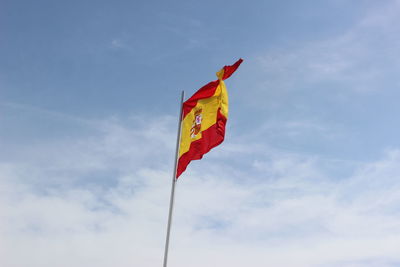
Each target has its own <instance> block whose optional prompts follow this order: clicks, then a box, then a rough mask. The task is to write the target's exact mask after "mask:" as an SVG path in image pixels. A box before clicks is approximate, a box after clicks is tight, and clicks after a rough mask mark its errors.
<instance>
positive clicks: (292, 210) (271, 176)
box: [0, 117, 400, 267]
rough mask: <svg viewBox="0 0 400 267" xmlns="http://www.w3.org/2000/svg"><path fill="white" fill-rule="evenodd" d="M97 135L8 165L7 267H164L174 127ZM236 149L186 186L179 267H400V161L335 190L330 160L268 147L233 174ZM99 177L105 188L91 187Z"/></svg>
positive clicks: (181, 191) (196, 169) (179, 199)
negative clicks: (328, 166)
mask: <svg viewBox="0 0 400 267" xmlns="http://www.w3.org/2000/svg"><path fill="white" fill-rule="evenodd" d="M90 125H91V126H90V127H93V128H94V129H93V131H91V132H92V134H91V135H88V136H81V137H79V138H77V139H73V140H68V141H66V140H60V142H59V143H54V142H52V143H51V144H46V142H44V143H41V144H40V145H38V146H35V147H33V148H31V149H32V150H35V151H36V153H37V155H40V156H39V157H37V158H35V157H34V156H33V152H32V156H30V157H28V160H25V159H26V158H24V160H23V161H22V160H21V161H18V160H17V159H16V160H15V161H14V162H7V163H2V164H1V166H0V176H1V179H0V181H1V183H0V186H1V187H0V188H1V195H0V205H1V208H0V210H1V213H0V214H1V220H0V234H1V242H0V254H1V255H0V256H1V257H0V263H1V265H2V266H7V267H8V266H18V267H19V266H27V265H28V264H29V266H32V267H35V266H41V267H43V266H88V265H89V266H92V265H96V266H104V267H106V266H116V265H117V266H121V267H123V266H132V265H134V266H155V265H160V264H161V261H162V254H163V245H164V238H165V228H166V219H167V218H166V216H167V208H168V198H169V190H170V179H171V177H170V176H171V169H172V166H171V164H172V158H171V157H172V155H173V147H174V140H175V137H174V131H173V129H174V128H175V127H174V126H175V120H174V119H172V118H169V117H162V118H158V119H157V118H156V119H151V120H150V123H144V121H143V122H142V121H141V120H140V119H139V118H125V119H116V118H114V119H107V120H105V121H104V122H97V123H93V124H90ZM237 141H238V142H236V144H235V146H230V145H229V142H226V144H223V145H222V148H224V147H223V146H224V145H226V146H227V148H229V147H231V149H233V151H237V153H222V152H221V151H218V149H219V148H217V149H216V150H215V151H213V152H211V153H210V155H207V157H206V158H205V160H203V161H201V162H197V163H194V164H191V166H190V167H189V169H188V172H187V173H185V174H184V176H182V177H181V179H180V180H179V183H178V187H177V196H176V207H175V216H174V219H173V229H172V240H171V250H170V251H171V254H170V264H171V266H226V265H229V266H233V267H234V266H243V265H251V266H266V265H272V266H294V265H295V266H378V265H379V266H385V265H386V266H390V264H391V263H393V262H399V261H400V257H399V256H398V253H397V247H398V246H399V245H400V232H399V230H398V229H400V228H399V223H398V221H399V216H400V214H399V213H398V211H397V207H398V204H399V201H400V198H399V197H398V191H399V190H400V179H399V176H400V169H399V168H398V166H400V164H399V163H400V162H399V161H400V156H399V155H400V153H399V152H398V151H397V150H390V151H388V153H387V155H386V156H385V157H384V158H382V159H381V160H379V161H377V162H372V163H367V164H363V165H360V164H358V165H357V169H356V171H355V172H354V174H353V175H351V176H347V177H341V178H340V179H338V178H337V177H332V175H331V174H330V173H329V171H327V169H325V168H323V167H321V166H323V165H324V164H325V165H326V164H328V163H326V162H325V160H324V159H323V158H319V157H318V156H312V157H310V156H306V155H300V154H294V153H287V152H282V151H278V150H276V149H275V151H273V152H270V153H265V152H264V151H265V147H264V144H262V143H250V148H251V147H253V148H255V147H257V146H256V145H258V149H254V150H252V149H251V151H252V152H253V153H256V155H257V158H258V160H257V161H253V165H250V166H248V167H249V169H248V170H246V171H244V170H243V169H241V168H240V167H237V166H234V165H232V164H227V162H229V161H232V160H233V159H234V158H237V157H239V158H240V157H242V156H241V153H242V151H244V152H246V150H243V149H242V148H244V147H246V145H247V144H248V143H247V142H248V140H247V139H246V138H244V139H243V142H244V143H242V141H240V140H237ZM222 148H220V149H222ZM54 151H58V153H54ZM251 151H250V152H251ZM25 152H26V151H22V152H21V153H25ZM216 155H218V157H217V156H216ZM248 155H249V154H248V153H244V156H245V157H247V156H248ZM168 158H169V160H168ZM46 159H47V160H46ZM45 162H47V163H48V165H50V166H51V167H48V166H46V164H45ZM329 164H331V165H335V164H338V163H337V162H331V163H329ZM336 167H337V168H340V167H341V166H340V165H339V166H336ZM71 169H72V170H73V171H70V170H71ZM93 170H98V172H94V171H93ZM204 170H207V171H206V172H205V171H204ZM104 173H105V174H104ZM31 174H33V175H34V176H36V178H35V179H32V177H30V176H31ZM244 174H247V176H249V177H244ZM102 175H104V176H106V178H105V180H102V179H100V180H96V179H95V177H96V176H102ZM90 176H92V179H94V180H93V181H92V182H91V183H90V184H86V183H85V182H84V180H85V179H88V178H87V177H90ZM60 177H61V178H60ZM243 178H244V179H243ZM68 179H71V180H73V181H74V183H68ZM107 179H109V180H112V181H113V183H111V184H107ZM55 181H58V184H57V183H55ZM103 183H105V184H106V185H104V184H103ZM38 185H40V187H41V190H39V189H38ZM21 255H24V257H21Z"/></svg>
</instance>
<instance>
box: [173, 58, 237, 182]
mask: <svg viewBox="0 0 400 267" xmlns="http://www.w3.org/2000/svg"><path fill="white" fill-rule="evenodd" d="M242 61H243V60H242V59H239V60H238V61H237V62H236V63H235V64H233V65H232V66H224V67H223V68H222V69H221V70H220V71H219V72H217V77H218V80H216V81H212V82H210V83H208V84H206V85H205V86H203V87H202V88H200V89H199V90H198V91H197V92H196V93H195V94H194V95H193V96H192V97H191V98H189V99H188V100H187V101H185V102H184V103H183V106H182V109H183V110H182V122H181V127H182V129H181V139H180V146H179V160H178V166H177V172H176V178H178V177H179V176H180V175H181V174H182V173H183V172H184V171H185V170H186V167H187V166H188V165H189V163H190V162H191V161H192V160H196V159H201V158H202V157H203V155H204V154H206V153H207V152H208V151H210V150H211V149H212V148H213V147H216V146H217V145H219V144H221V143H222V141H224V136H225V125H226V121H227V119H228V92H227V90H226V87H225V83H224V80H225V79H228V78H229V77H230V76H231V75H232V74H233V73H234V72H235V71H236V69H237V68H238V67H239V65H240V64H241V63H242Z"/></svg>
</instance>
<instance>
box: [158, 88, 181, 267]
mask: <svg viewBox="0 0 400 267" xmlns="http://www.w3.org/2000/svg"><path fill="white" fill-rule="evenodd" d="M184 98H185V91H182V94H181V104H180V112H179V120H178V134H177V137H176V149H175V163H174V175H173V176H172V187H171V197H170V200H169V213H168V225H167V237H166V238H165V250H164V264H163V267H167V261H168V248H169V236H170V232H171V223H172V211H173V209H174V199H175V185H176V170H177V165H178V153H179V141H180V139H181V128H182V126H181V122H182V111H183V99H184Z"/></svg>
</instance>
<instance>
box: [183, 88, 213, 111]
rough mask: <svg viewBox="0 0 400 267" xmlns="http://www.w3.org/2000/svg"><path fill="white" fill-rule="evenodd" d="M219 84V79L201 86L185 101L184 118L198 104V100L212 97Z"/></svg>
mask: <svg viewBox="0 0 400 267" xmlns="http://www.w3.org/2000/svg"><path fill="white" fill-rule="evenodd" d="M218 85H219V80H216V81H212V82H209V83H208V84H206V85H204V86H203V87H201V88H200V89H199V90H198V91H197V92H196V93H194V95H192V97H190V98H189V99H188V100H186V101H185V102H184V103H183V118H185V117H186V115H187V114H188V113H190V111H192V109H193V108H194V107H195V106H196V105H197V101H198V100H200V99H204V98H210V97H212V96H213V95H214V94H215V90H216V89H217V87H218Z"/></svg>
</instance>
